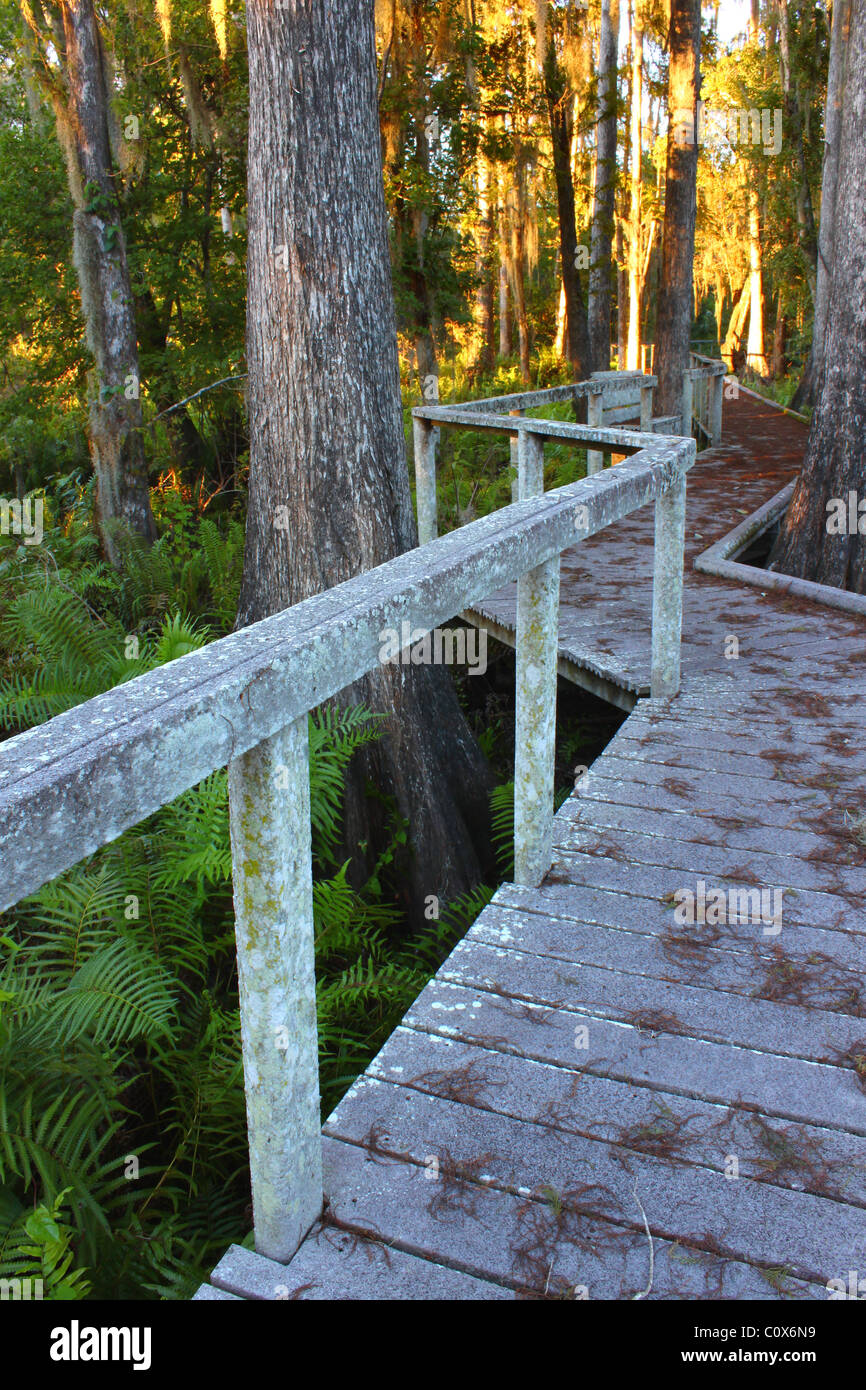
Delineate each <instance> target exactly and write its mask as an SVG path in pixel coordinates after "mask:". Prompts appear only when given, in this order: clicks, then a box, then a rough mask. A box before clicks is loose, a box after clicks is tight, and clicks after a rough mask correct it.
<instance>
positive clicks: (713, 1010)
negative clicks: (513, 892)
mask: <svg viewBox="0 0 866 1390" xmlns="http://www.w3.org/2000/svg"><path fill="white" fill-rule="evenodd" d="M756 974H757V972H756ZM436 978H437V980H438V981H439V982H440V983H441V984H442V985H443V986H444V985H446V984H447V985H452V986H454V985H457V986H463V987H465V988H467V989H470V990H475V991H477V992H478V993H479V994H480V993H482V992H483V993H485V994H492V995H496V996H498V997H499V998H500V999H501V1000H502V1001H503V1002H502V1008H503V1009H504V1011H505V1013H506V1014H511V1013H514V1014H515V1015H516V1016H519V1017H520V1016H524V1015H525V1014H526V1012H527V1011H526V1010H525V1009H524V1007H523V1004H524V1002H526V1003H528V1004H529V1005H530V1006H531V1005H534V1004H538V1005H541V1009H540V1010H539V1013H540V1014H541V1013H548V1012H550V1011H551V1010H554V1011H559V1010H562V1011H566V1012H567V1011H575V1012H578V1013H589V1014H592V1015H593V1016H594V1017H599V1018H608V1019H618V1020H620V1021H621V1022H624V1023H630V1024H634V1025H635V1026H637V1027H638V1029H639V1030H641V1031H649V1032H652V1031H654V1028H653V1025H652V1023H651V1022H649V1023H647V1025H646V1027H645V1028H644V1024H643V1020H644V1019H647V1020H652V1019H656V1020H658V1021H659V1023H658V1031H663V1032H666V1033H674V1034H678V1035H681V1036H684V1037H688V1038H705V1039H709V1040H710V1041H713V1042H726V1043H734V1044H736V1045H737V1046H740V1047H751V1048H755V1049H757V1050H759V1051H761V1052H767V1053H770V1052H772V1053H776V1054H778V1055H779V1056H784V1057H803V1058H806V1059H808V1060H811V1061H823V1062H829V1063H832V1062H833V1061H834V1060H835V1059H836V1058H837V1057H838V1055H839V1054H840V1053H845V1052H848V1051H849V1050H853V1049H855V1047H856V1046H857V1045H858V1044H859V1043H860V1041H861V1039H862V1038H863V1035H864V1023H863V1019H862V1017H860V1016H856V1015H855V1016H853V1017H852V1016H850V1015H849V1014H848V1013H844V1012H833V1011H829V1010H826V1009H824V1008H821V1006H820V1005H818V1004H817V1003H816V1004H815V1005H813V1006H810V1007H809V1008H804V1007H802V1006H800V1005H797V1004H793V1003H786V1002H784V1001H781V1000H773V1001H770V1000H766V999H760V998H759V999H753V998H749V997H746V996H744V995H742V994H737V993H734V992H722V991H720V990H717V989H715V988H713V986H712V984H711V983H709V982H708V983H707V984H703V983H702V984H696V983H695V982H694V981H692V982H690V983H686V982H685V981H683V980H670V979H659V978H657V977H654V976H651V975H637V974H633V973H625V972H621V971H619V970H612V969H608V968H604V967H598V966H593V965H589V964H587V963H586V962H583V961H571V962H569V963H567V964H566V963H565V962H563V961H560V960H552V959H550V958H548V957H545V956H538V955H535V956H533V955H527V954H526V953H525V952H523V951H521V950H518V949H515V947H514V946H513V945H511V946H508V947H505V946H501V945H500V946H492V945H488V944H487V943H485V942H482V941H478V940H477V939H473V940H471V941H470V940H464V941H462V942H460V943H458V945H457V946H456V947H455V948H454V950H453V951H452V952H451V955H450V956H449V957H448V959H447V961H446V962H445V964H444V965H443V966H442V968H441V969H440V970H439V973H438V975H437V977H436ZM853 983H854V982H853V981H852V984H853ZM448 997H449V991H447V990H445V991H443V994H442V999H443V1000H444V1001H445V1002H444V1008H445V1011H447V1007H448V1005H447V1000H448ZM458 999H459V1001H460V1002H462V999H463V996H462V995H461V996H458ZM491 1002H493V1003H495V1000H493V1001H491ZM470 1011H471V1006H470ZM463 1012H465V1009H464V1010H463ZM530 1013H532V1009H531V1008H530ZM569 1022H570V1023H571V1027H572V1032H573V1031H574V1028H575V1027H576V1026H578V1025H577V1023H575V1021H574V1020H567V1021H566V1025H568V1023H569Z"/></svg>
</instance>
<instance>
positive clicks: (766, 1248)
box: [197, 396, 866, 1299]
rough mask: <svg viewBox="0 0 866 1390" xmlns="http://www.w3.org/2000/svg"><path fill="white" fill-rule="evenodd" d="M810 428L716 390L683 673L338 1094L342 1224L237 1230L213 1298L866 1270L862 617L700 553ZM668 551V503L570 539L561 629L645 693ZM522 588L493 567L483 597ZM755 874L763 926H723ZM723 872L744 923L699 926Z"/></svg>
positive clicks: (698, 471) (730, 1292)
mask: <svg viewBox="0 0 866 1390" xmlns="http://www.w3.org/2000/svg"><path fill="white" fill-rule="evenodd" d="M804 442H805V427H804V426H802V425H801V424H799V423H798V422H797V421H796V420H794V419H792V418H791V417H789V416H785V415H782V414H780V413H779V412H778V411H776V410H774V409H772V408H771V407H770V406H767V405H764V404H762V403H759V402H757V401H755V400H752V399H750V398H749V397H746V396H741V397H740V399H739V400H737V401H727V402H726V403H725V433H724V443H723V445H722V446H721V447H719V448H717V449H715V450H711V451H709V450H708V451H707V452H705V453H703V454H701V455H700V456H699V459H698V462H697V464H696V466H695V468H694V469H693V470H692V473H691V474H690V478H689V489H688V497H689V501H688V514H687V535H686V547H687V550H686V572H687V575H686V590H685V609H684V629H683V688H682V691H681V693H680V695H678V696H677V697H675V698H674V699H671V700H665V701H652V700H650V699H639V700H638V703H637V704H636V707H635V708H634V711H633V712H632V713H631V714H630V716H629V717H628V719H627V720H626V722H625V723H624V724H623V726H622V727H621V729H620V731H619V732H618V734H617V735H616V737H615V738H614V739H613V741H612V742H611V743H610V744H609V746H608V747H607V749H606V750H605V752H604V753H603V754H602V756H601V757H600V758H598V759H597V761H596V762H595V763H594V764H593V766H592V768H591V769H590V771H589V772H588V773H587V774H586V775H585V776H583V777H582V778H581V779H580V781H579V783H578V787H577V790H576V792H575V794H574V795H573V796H572V797H571V798H570V799H569V800H568V801H567V802H566V804H565V805H564V806H563V808H562V810H561V811H560V813H559V815H558V817H557V820H556V846H557V848H556V859H555V862H554V866H553V868H552V870H551V871H550V873H549V874H548V875H547V877H546V879H545V881H544V883H543V884H542V885H541V887H540V888H538V889H534V890H530V889H523V888H517V887H515V886H513V885H504V886H503V887H502V888H500V890H499V892H498V893H497V894H496V897H495V898H494V900H493V902H492V903H491V905H490V906H489V907H488V908H487V909H486V910H485V911H484V912H483V913H482V914H481V916H480V917H479V918H478V920H477V921H476V923H475V925H474V926H473V927H472V928H471V930H470V931H469V933H468V934H467V936H466V938H465V939H464V940H463V941H462V942H461V943H460V945H459V946H458V947H457V948H456V949H455V950H454V951H453V952H452V954H451V956H450V957H449V959H448V960H447V961H446V962H445V964H444V965H443V966H442V968H441V969H440V970H439V972H438V974H437V976H436V977H435V979H434V980H432V981H431V982H430V984H429V985H428V986H427V988H426V989H425V990H424V991H423V993H422V994H421V995H420V997H419V998H418V999H417V1000H416V1002H415V1004H414V1005H413V1007H412V1009H411V1010H410V1011H409V1013H408V1014H407V1016H406V1018H405V1019H404V1020H403V1023H402V1025H401V1026H400V1027H399V1028H398V1029H397V1030H396V1032H395V1033H394V1034H393V1035H392V1037H391V1038H390V1039H389V1041H388V1042H387V1044H386V1045H385V1047H384V1048H383V1049H382V1051H381V1052H380V1054H379V1055H378V1057H376V1058H375V1060H374V1061H373V1062H372V1063H371V1065H370V1067H369V1068H368V1070H367V1072H366V1074H365V1075H364V1076H363V1077H361V1078H359V1080H358V1081H357V1082H356V1083H355V1084H354V1086H353V1087H352V1088H351V1090H350V1091H349V1092H348V1094H347V1095H346V1096H345V1097H344V1099H343V1100H342V1101H341V1103H340V1105H339V1106H338V1107H337V1109H336V1110H335V1111H334V1113H333V1114H332V1115H331V1117H330V1118H329V1120H328V1121H327V1124H326V1125H325V1131H324V1132H325V1135H326V1139H325V1146H324V1155H325V1164H326V1175H325V1191H326V1193H327V1197H328V1202H329V1205H328V1208H327V1209H326V1215H325V1219H324V1222H323V1223H320V1224H319V1225H317V1226H316V1227H315V1228H314V1230H313V1231H312V1232H311V1234H310V1235H309V1236H308V1237H307V1240H306V1241H305V1242H304V1244H303V1245H302V1247H301V1249H300V1250H299V1252H298V1253H297V1255H296V1256H295V1258H294V1259H293V1260H292V1261H291V1262H290V1264H289V1265H287V1266H282V1265H277V1264H274V1263H272V1262H271V1261H269V1260H266V1259H264V1258H263V1257H261V1256H258V1255H255V1254H252V1253H251V1252H249V1251H244V1250H241V1249H240V1248H238V1247H234V1248H233V1249H232V1250H231V1251H229V1253H228V1254H227V1255H226V1257H225V1258H224V1259H223V1261H222V1262H221V1263H220V1265H219V1266H218V1268H217V1270H216V1271H215V1272H214V1274H213V1276H212V1280H211V1284H210V1285H208V1286H206V1287H205V1288H203V1289H202V1290H200V1292H199V1294H198V1295H197V1297H199V1298H228V1297H232V1296H236V1297H248V1298H289V1297H297V1298H305V1299H307V1298H312V1299H321V1298H383V1299H385V1298H392V1299H425V1298H430V1299H432V1298H448V1299H452V1298H454V1299H464V1298H465V1299H473V1298H480V1299H490V1298H514V1297H530V1298H544V1297H548V1298H551V1297H554V1298H562V1297H565V1298H574V1297H578V1298H581V1297H588V1298H591V1299H592V1298H614V1299H618V1298H634V1297H636V1296H643V1297H646V1298H650V1299H652V1298H664V1299H685V1298H688V1299H693V1298H711V1299H716V1298H734V1299H744V1298H762V1299H777V1298H783V1297H794V1298H804V1299H815V1298H817V1299H826V1298H828V1296H829V1290H828V1287H827V1286H828V1281H832V1280H839V1281H842V1283H841V1284H840V1285H838V1286H834V1287H836V1288H837V1291H838V1290H839V1289H844V1290H848V1288H849V1285H850V1281H851V1275H850V1271H856V1272H857V1278H859V1279H861V1280H864V1281H866V976H864V967H866V910H864V891H866V780H864V773H866V726H864V721H863V713H862V712H863V693H864V675H866V624H864V623H863V621H862V620H859V619H857V618H854V617H849V616H846V615H845V614H842V613H840V612H837V611H833V610H831V609H826V608H822V607H819V606H817V605H815V604H812V603H807V602H803V601H797V600H793V599H791V598H786V597H784V596H780V595H777V594H773V593H768V594H766V595H763V594H762V593H761V591H760V590H759V589H755V588H752V587H749V586H745V585H738V584H735V583H730V582H727V581H723V580H720V579H717V578H713V577H710V576H707V575H702V574H698V573H696V572H695V571H694V570H693V569H692V562H693V560H694V557H695V555H696V554H698V553H699V552H700V551H702V550H704V549H706V548H707V547H708V546H709V545H710V544H711V543H712V542H713V541H715V540H717V539H719V538H720V537H721V536H722V535H724V534H725V533H726V532H727V531H729V530H731V529H732V528H733V526H734V525H736V524H737V522H739V521H740V520H742V518H743V516H744V515H746V514H748V513H750V512H752V511H754V510H755V509H756V508H757V507H758V506H759V505H760V504H761V503H762V502H764V501H766V500H767V499H768V498H769V497H770V496H771V495H772V494H773V493H775V492H777V491H778V490H779V488H781V487H782V486H783V485H784V484H785V483H786V482H787V481H788V480H789V479H790V478H791V477H792V476H793V474H794V473H795V472H796V469H797V467H798V464H799V460H800V457H801V453H802V448H803V444H804ZM644 557H645V559H644ZM651 565H652V512H651V509H650V508H645V509H644V511H642V512H639V513H637V514H635V515H633V516H632V517H630V518H629V519H627V520H626V521H624V522H622V523H621V524H620V525H619V527H618V528H617V529H616V530H613V529H609V530H607V531H605V532H604V533H603V534H601V535H599V536H597V537H594V538H593V539H591V540H589V541H587V542H585V543H584V544H583V545H582V546H581V547H580V548H579V549H576V550H574V551H572V552H569V553H567V554H566V555H564V556H563V562H562V608H561V616H560V646H561V653H562V655H563V657H564V658H566V659H567V660H568V661H570V662H572V663H574V664H575V666H579V667H582V668H585V669H588V670H590V671H592V672H595V674H596V675H597V676H599V677H601V678H602V679H603V680H604V681H605V682H609V683H610V685H611V686H612V687H616V688H617V689H618V690H619V691H620V692H621V694H622V696H623V698H624V699H625V700H627V701H628V703H631V701H632V700H633V698H634V695H635V693H637V694H640V693H642V692H643V691H645V690H646V689H647V688H648V679H649V675H648V673H649V628H650V622H649V617H650V601H651ZM513 610H514V599H513V594H512V593H510V592H509V591H508V590H503V591H502V592H501V593H500V594H497V595H494V596H493V597H492V598H491V599H490V600H489V602H487V603H485V604H484V605H483V606H482V608H481V610H479V616H480V617H483V618H486V619H487V620H491V621H492V622H493V623H495V625H496V627H497V628H498V630H500V631H505V632H507V630H508V628H509V626H510V627H512V628H513ZM732 638H734V639H736V645H737V647H738V655H737V656H736V657H734V656H732V655H731V652H732V651H733V650H734V649H735V647H734V644H733V643H732V642H731V640H730V639H732ZM726 651H727V653H728V655H727V656H726ZM859 816H863V817H864V819H863V821H862V822H859V821H858V817H859ZM701 885H703V889H701ZM712 890H719V891H718V892H717V893H716V894H715V895H714V894H713V891H712ZM750 890H753V891H754V892H756V893H757V894H759V895H760V893H761V892H763V893H764V894H765V897H764V900H763V918H761V916H760V914H758V920H757V921H748V922H746V921H743V922H740V921H739V920H735V921H733V922H732V921H730V920H729V917H730V915H732V909H734V907H735V905H736V904H737V903H740V904H741V905H743V904H745V903H746V901H747V895H748V894H749V891H750ZM701 892H703V895H704V898H705V899H709V901H710V902H713V901H715V902H716V903H717V904H718V905H720V906H721V905H724V913H717V914H716V915H717V916H721V917H722V920H721V921H715V920H712V919H713V913H712V912H710V913H708V914H705V915H706V916H708V917H709V918H710V920H708V921H707V920H704V921H700V920H698V921H696V922H694V923H693V924H689V923H683V922H681V921H679V920H678V918H679V917H681V916H682V913H683V907H684V905H687V903H688V901H689V900H688V899H687V897H686V893H691V894H693V895H694V898H695V900H696V901H697V899H698V898H699V897H700V894H701ZM722 894H723V895H724V897H722ZM732 895H738V896H737V897H733V896H732ZM774 895H775V896H774ZM748 901H749V902H750V903H751V905H752V907H753V908H756V907H757V903H758V899H757V898H755V899H748ZM779 914H780V915H779ZM733 915H736V913H733ZM774 917H775V920H774ZM855 1282H856V1280H855ZM862 1293H866V1282H864V1284H863V1285H862V1290H861V1296H862Z"/></svg>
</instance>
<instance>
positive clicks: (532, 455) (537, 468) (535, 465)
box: [514, 429, 544, 502]
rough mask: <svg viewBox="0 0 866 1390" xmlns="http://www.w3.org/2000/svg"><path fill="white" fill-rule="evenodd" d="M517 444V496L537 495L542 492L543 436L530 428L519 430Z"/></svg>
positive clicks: (518, 497) (520, 499)
mask: <svg viewBox="0 0 866 1390" xmlns="http://www.w3.org/2000/svg"><path fill="white" fill-rule="evenodd" d="M516 444H517V497H516V498H515V499H514V500H515V501H517V502H519V501H522V499H523V498H524V497H537V496H538V495H539V494H540V493H542V492H544V438H543V436H542V435H539V434H532V433H531V432H530V430H528V429H523V430H521V431H520V433H519V435H518V436H517V440H516Z"/></svg>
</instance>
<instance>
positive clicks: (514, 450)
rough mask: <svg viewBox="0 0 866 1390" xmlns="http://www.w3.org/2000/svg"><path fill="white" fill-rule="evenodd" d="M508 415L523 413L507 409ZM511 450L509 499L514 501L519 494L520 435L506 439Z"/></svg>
mask: <svg viewBox="0 0 866 1390" xmlns="http://www.w3.org/2000/svg"><path fill="white" fill-rule="evenodd" d="M508 414H509V415H519V416H522V415H523V411H522V410H509V412H508ZM508 448H509V450H510V452H511V500H512V502H516V501H517V499H518V498H519V496H520V435H514V434H513V435H512V436H511V438H510V439H509V441H508Z"/></svg>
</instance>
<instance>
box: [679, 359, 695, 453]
mask: <svg viewBox="0 0 866 1390" xmlns="http://www.w3.org/2000/svg"><path fill="white" fill-rule="evenodd" d="M692 394H693V384H692V374H691V369H687V370H686V371H685V372H683V421H682V429H681V430H680V433H681V434H685V435H687V436H688V437H689V438H691V434H692Z"/></svg>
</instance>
